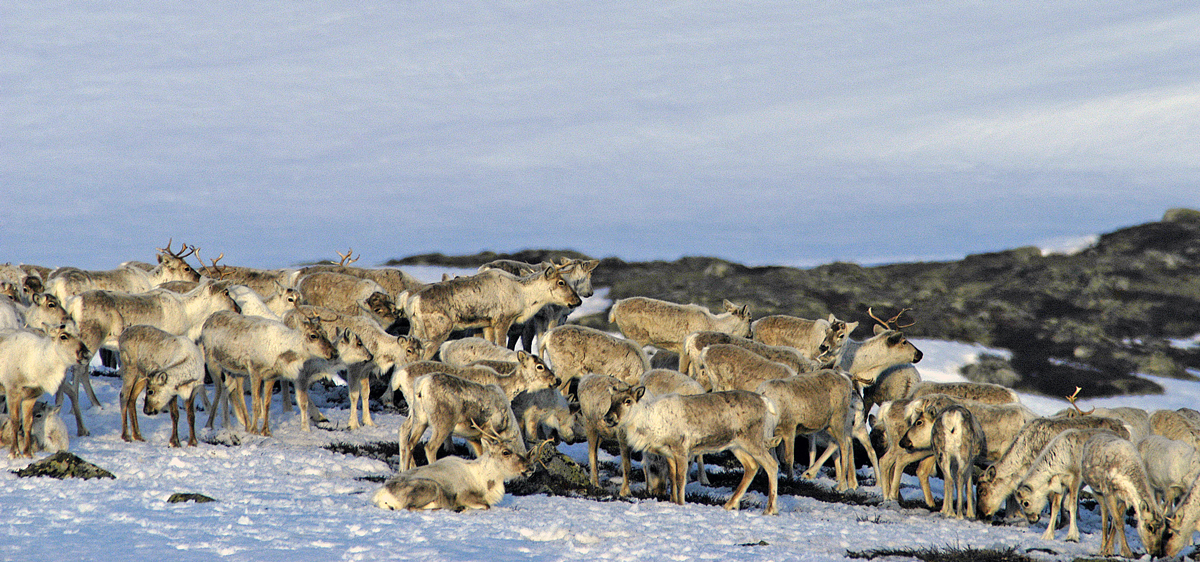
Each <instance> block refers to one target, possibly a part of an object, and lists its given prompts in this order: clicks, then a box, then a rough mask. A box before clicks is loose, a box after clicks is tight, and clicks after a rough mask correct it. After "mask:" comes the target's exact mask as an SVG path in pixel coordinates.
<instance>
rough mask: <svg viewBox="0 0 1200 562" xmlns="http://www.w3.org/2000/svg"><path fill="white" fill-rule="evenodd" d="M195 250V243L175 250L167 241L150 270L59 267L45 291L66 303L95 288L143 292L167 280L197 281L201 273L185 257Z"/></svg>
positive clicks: (129, 265)
mask: <svg viewBox="0 0 1200 562" xmlns="http://www.w3.org/2000/svg"><path fill="white" fill-rule="evenodd" d="M195 251H196V248H195V247H194V246H188V245H187V244H184V245H183V248H182V249H181V250H180V251H179V252H175V251H173V250H171V242H170V241H168V242H167V247H166V248H159V249H158V265H157V266H154V267H153V268H152V269H150V270H149V271H147V270H145V269H142V268H140V267H137V265H135V264H123V265H122V266H120V267H118V268H117V269H113V270H107V271H85V270H82V269H79V268H76V267H60V268H58V269H55V270H54V271H53V272H51V273H50V276H49V278H47V279H46V292H48V293H50V294H53V295H54V296H56V297H58V299H59V301H61V302H64V303H65V302H67V300H68V299H69V298H70V297H72V296H75V295H78V294H80V293H82V292H84V291H89V290H94V289H102V290H110V291H122V292H125V293H142V292H145V291H149V290H150V289H153V288H154V287H155V286H157V285H159V284H162V283H166V282H167V281H199V280H200V273H198V272H197V271H196V270H195V269H192V266H190V265H188V263H187V261H186V260H185V258H187V257H188V256H190V255H192V254H193V253H195Z"/></svg>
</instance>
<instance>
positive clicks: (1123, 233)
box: [400, 209, 1200, 396]
mask: <svg viewBox="0 0 1200 562" xmlns="http://www.w3.org/2000/svg"><path fill="white" fill-rule="evenodd" d="M562 255H569V256H570V257H576V258H579V257H585V256H582V255H580V254H578V253H574V252H571V253H569V254H568V253H565V252H562V251H560V252H555V251H543V250H531V251H526V252H522V253H519V254H494V253H489V254H487V255H480V256H461V257H457V258H453V260H452V261H451V262H444V263H442V264H443V265H451V264H453V265H459V266H461V265H464V264H469V265H479V264H480V263H483V262H485V261H490V260H492V259H499V258H509V259H522V260H524V261H542V260H549V259H557V258H558V257H559V256H562ZM485 258H486V259H485ZM422 259H423V260H425V261H423V262H422V263H439V262H436V261H429V256H424V257H423V258H422ZM400 261H402V262H403V261H404V260H400ZM593 285H594V286H597V287H609V297H610V298H612V299H614V300H615V299H620V298H625V297H631V296H648V297H654V298H660V299H664V300H669V301H675V302H694V303H697V304H703V305H706V306H709V307H713V308H718V307H719V306H720V303H721V300H722V299H729V300H731V301H734V302H736V303H738V304H749V305H750V308H751V311H752V312H753V314H754V316H755V317H761V316H765V315H768V314H792V315H796V316H801V317H806V318H820V317H824V316H825V315H827V314H828V313H830V312H833V313H834V314H836V315H837V316H838V317H839V318H844V319H848V320H857V321H860V322H861V324H860V326H859V329H858V330H859V331H858V332H857V333H855V334H854V337H855V338H864V337H867V336H868V335H869V334H870V330H871V326H872V324H873V322H872V321H871V320H870V318H869V317H868V316H867V309H868V307H874V309H875V310H876V311H878V312H881V313H883V314H888V315H891V314H893V313H895V312H896V311H897V310H899V309H901V308H911V309H912V312H910V313H906V315H905V317H904V318H905V320H906V321H911V320H915V321H916V322H917V323H916V324H915V325H913V326H912V327H910V328H907V329H906V330H905V331H906V333H908V334H910V335H911V336H913V337H919V338H938V339H948V340H957V341H964V342H977V343H981V344H984V345H987V346H991V347H997V348H1003V349H1007V350H1010V351H1011V352H1012V360H1011V365H1008V366H1005V368H1007V369H1010V370H1011V371H1012V372H1014V373H1015V380H1013V376H1014V375H1013V374H1012V373H1003V377H1004V378H1005V379H1006V380H1013V383H1012V384H1011V385H1010V386H1013V387H1015V388H1017V389H1019V390H1024V391H1031V392H1040V393H1044V394H1048V395H1052V396H1062V395H1066V394H1070V393H1071V392H1073V391H1074V388H1075V387H1076V386H1079V387H1081V388H1082V389H1083V390H1082V392H1081V393H1080V395H1081V396H1100V395H1112V394H1131V393H1154V392H1161V391H1162V389H1161V387H1159V386H1158V385H1157V384H1155V383H1153V382H1151V381H1149V380H1146V379H1143V378H1140V377H1137V376H1136V373H1147V374H1153V375H1158V376H1165V377H1177V378H1190V377H1192V375H1191V374H1190V373H1189V372H1188V370H1189V369H1191V370H1196V369H1200V348H1198V347H1197V346H1194V345H1193V346H1178V345H1172V340H1177V339H1181V338H1189V337H1192V336H1195V335H1196V334H1200V211H1195V210H1191V209H1172V210H1170V211H1168V212H1167V213H1166V214H1165V215H1164V217H1163V220H1162V221H1159V222H1153V223H1148V224H1143V225H1138V226H1133V227H1129V228H1123V229H1120V230H1117V231H1115V232H1111V233H1108V234H1104V235H1102V236H1100V237H1099V239H1098V240H1097V241H1096V242H1095V244H1093V245H1092V246H1090V247H1088V248H1086V249H1084V250H1082V251H1080V252H1078V253H1074V254H1069V255H1063V254H1049V255H1045V254H1043V253H1042V251H1041V250H1039V249H1038V248H1033V247H1026V248H1016V249H1013V250H1008V251H1003V252H995V253H988V254H979V255H972V256H967V257H966V258H964V259H962V260H959V261H952V262H918V263H899V264H891V265H884V266H877V267H863V266H860V265H857V264H853V263H832V264H828V265H822V266H819V267H814V268H811V269H797V268H790V267H746V266H742V265H739V264H736V263H732V262H728V261H725V260H721V259H717V258H704V257H687V258H682V259H679V260H675V261H671V262H666V261H655V262H639V263H630V262H625V261H622V260H620V259H618V258H605V259H603V260H602V261H601V265H600V267H598V268H597V269H596V271H595V273H594V274H593ZM582 323H584V324H588V325H591V326H594V327H599V328H602V329H614V327H613V326H609V325H608V323H607V315H604V314H599V315H595V316H592V317H589V318H587V319H584V320H583V321H582ZM988 369H990V370H992V371H995V365H992V366H991V367H988Z"/></svg>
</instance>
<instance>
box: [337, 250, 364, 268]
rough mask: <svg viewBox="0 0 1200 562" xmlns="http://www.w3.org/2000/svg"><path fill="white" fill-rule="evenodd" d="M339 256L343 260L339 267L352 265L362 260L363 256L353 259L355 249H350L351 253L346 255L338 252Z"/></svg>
mask: <svg viewBox="0 0 1200 562" xmlns="http://www.w3.org/2000/svg"><path fill="white" fill-rule="evenodd" d="M337 255H338V257H340V258H342V260H341V261H339V262H338V265H340V266H346V265H350V264H352V263H354V262H356V261H358V260H359V259H361V258H362V254H359V255H358V257H357V258H353V259H351V256H353V255H354V248H350V251H348V252H346V253H344V254H343V253H341V252H338V253H337Z"/></svg>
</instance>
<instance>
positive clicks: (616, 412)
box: [604, 386, 779, 515]
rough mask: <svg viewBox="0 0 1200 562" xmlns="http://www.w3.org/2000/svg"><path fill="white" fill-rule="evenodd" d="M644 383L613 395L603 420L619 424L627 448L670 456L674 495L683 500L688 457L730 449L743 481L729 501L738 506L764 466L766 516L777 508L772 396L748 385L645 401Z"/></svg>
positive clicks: (731, 506)
mask: <svg viewBox="0 0 1200 562" xmlns="http://www.w3.org/2000/svg"><path fill="white" fill-rule="evenodd" d="M645 390H646V389H645V387H641V386H639V387H635V388H632V389H630V390H629V391H627V392H625V393H622V394H620V395H618V396H615V398H616V399H614V400H613V402H612V406H611V407H610V409H609V412H608V414H606V415H605V416H604V421H605V423H606V424H607V425H608V426H609V427H610V428H618V427H619V428H621V430H622V431H623V432H624V435H625V438H626V440H627V441H628V444H629V448H631V449H634V450H638V451H648V452H651V453H654V454H657V455H662V456H665V457H667V465H668V467H669V469H670V472H671V499H672V501H674V502H675V503H677V504H679V505H683V503H684V490H683V488H684V485H685V484H686V483H687V467H688V459H689V458H691V457H692V456H693V455H697V454H702V453H716V452H719V451H726V450H730V451H733V455H734V456H735V457H737V459H738V460H739V461H740V462H741V463H742V468H743V474H742V481H741V483H739V484H738V486H737V488H736V489H734V491H733V496H731V497H730V498H729V501H728V502H726V503H725V505H724V507H725V509H737V508H738V507H739V504H740V502H741V499H742V496H743V495H745V493H746V489H747V488H749V487H750V481H751V480H753V479H754V475H755V474H757V473H758V469H759V468H760V467H761V468H762V469H763V470H765V471H766V472H767V482H768V485H769V491H768V494H767V506H766V507H765V508H764V509H763V514H764V515H775V514H777V513H779V508H778V506H777V505H776V498H777V496H778V490H779V486H778V478H779V474H778V473H779V463H777V462H776V461H775V459H774V458H773V457H772V456H771V453H770V451H769V450H768V449H767V448H768V446H775V445H777V444H778V443H779V438H778V437H777V436H776V435H775V424H776V422H778V420H779V417H778V408H776V406H775V404H774V403H773V402H772V401H771V400H770V399H768V398H765V397H763V396H762V395H760V394H755V393H753V392H746V391H744V390H731V391H728V392H710V393H706V394H698V395H693V396H683V395H680V394H667V395H665V396H662V397H659V398H658V399H655V400H645V401H643V400H642V397H643V395H644V394H645Z"/></svg>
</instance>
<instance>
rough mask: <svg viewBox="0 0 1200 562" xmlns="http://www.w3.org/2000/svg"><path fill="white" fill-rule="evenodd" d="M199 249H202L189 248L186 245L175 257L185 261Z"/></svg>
mask: <svg viewBox="0 0 1200 562" xmlns="http://www.w3.org/2000/svg"><path fill="white" fill-rule="evenodd" d="M199 249H200V248H198V247H196V246H188V245H187V244H184V245H183V247H182V248H180V249H179V253H178V254H175V257H177V258H179V259H183V258H186V257H188V256H190V255H192V254H194V253H196V251H197V250H199Z"/></svg>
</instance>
